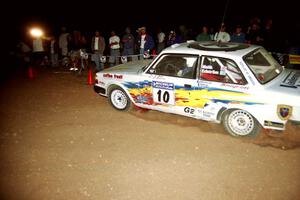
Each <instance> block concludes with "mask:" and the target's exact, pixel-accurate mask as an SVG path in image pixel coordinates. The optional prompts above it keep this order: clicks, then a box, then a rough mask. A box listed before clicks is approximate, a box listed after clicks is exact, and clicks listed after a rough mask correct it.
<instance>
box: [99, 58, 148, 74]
mask: <svg viewBox="0 0 300 200" xmlns="http://www.w3.org/2000/svg"><path fill="white" fill-rule="evenodd" d="M151 61H152V59H147V60H138V61H132V62H128V63H124V64H121V65H117V66H114V67H110V68H107V69H104V70H102V71H101V73H113V74H136V73H138V72H139V71H140V70H141V69H142V68H143V67H144V66H146V65H148V64H149V63H150V62H151Z"/></svg>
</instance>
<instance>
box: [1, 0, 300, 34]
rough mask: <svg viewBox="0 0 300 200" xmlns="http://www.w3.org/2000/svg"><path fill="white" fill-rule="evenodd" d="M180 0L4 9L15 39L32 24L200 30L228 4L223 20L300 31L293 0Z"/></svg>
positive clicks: (54, 29) (50, 28) (51, 30)
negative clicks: (256, 20)
mask: <svg viewBox="0 0 300 200" xmlns="http://www.w3.org/2000/svg"><path fill="white" fill-rule="evenodd" d="M179 2H180V3H178V2H175V1H172V2H164V1H162V0H160V1H158V0H152V1H145V0H144V1H114V0H109V1H100V0H99V1H97V2H92V1H87V0H82V1H81V2H75V1H74V0H73V1H72V2H66V1H62V0H61V1H57V0H55V1H49V0H46V1H30V0H28V1H12V2H8V5H6V8H7V9H6V10H7V11H9V12H7V13H2V14H1V15H2V18H3V19H4V25H5V27H7V28H8V30H10V31H8V32H6V33H5V34H6V35H5V37H9V38H12V40H14V39H16V40H18V39H19V38H20V37H23V36H25V33H26V31H27V30H28V28H29V27H31V26H33V25H38V26H41V27H43V28H44V29H45V30H46V33H47V34H49V35H50V34H56V35H57V34H58V31H59V27H61V26H66V27H68V28H70V29H75V28H76V29H79V30H82V31H85V32H87V33H92V32H93V31H94V30H96V29H99V30H101V31H102V32H104V33H105V34H106V33H109V32H110V30H116V31H117V33H118V32H119V34H123V30H124V28H125V27H126V26H131V27H132V28H133V29H136V28H138V27H140V26H147V27H148V30H149V31H150V32H151V31H153V32H155V31H156V30H155V29H156V28H157V27H158V26H161V27H162V28H163V29H165V30H170V29H174V28H176V27H178V25H180V24H185V25H186V26H188V27H191V28H193V29H194V30H195V31H197V32H198V31H199V30H200V27H201V26H202V25H204V24H208V25H214V26H218V25H219V24H220V23H221V21H222V18H223V15H224V12H225V10H226V9H225V8H226V5H227V10H226V12H225V20H224V21H225V24H227V25H229V26H234V25H236V24H242V25H247V24H248V22H249V19H250V18H251V17H254V16H258V17H260V18H261V19H262V20H263V19H265V18H272V19H273V21H274V22H273V24H274V27H276V30H277V32H278V34H284V35H286V34H291V33H293V34H294V31H298V32H299V27H300V25H299V24H300V23H299V21H300V20H299V19H300V17H299V16H300V14H299V13H298V12H299V11H298V10H297V7H298V6H296V3H295V1H291V0H285V1H282V2H281V3H278V2H275V1H274V2H273V3H271V2H270V0H268V1H267V0H252V1H243V0H218V1H211V0H205V1H203V0H202V1H188V0H185V1H180V0H179ZM2 7H3V8H4V7H5V6H2ZM105 34H104V35H105Z"/></svg>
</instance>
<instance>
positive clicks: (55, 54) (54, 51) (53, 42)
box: [50, 36, 59, 67]
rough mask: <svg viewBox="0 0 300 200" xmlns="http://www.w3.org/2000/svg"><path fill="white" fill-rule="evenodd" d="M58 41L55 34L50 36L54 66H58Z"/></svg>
mask: <svg viewBox="0 0 300 200" xmlns="http://www.w3.org/2000/svg"><path fill="white" fill-rule="evenodd" d="M58 51H59V48H58V43H57V41H56V39H55V37H54V36H52V37H50V63H51V66H52V67H57V66H58Z"/></svg>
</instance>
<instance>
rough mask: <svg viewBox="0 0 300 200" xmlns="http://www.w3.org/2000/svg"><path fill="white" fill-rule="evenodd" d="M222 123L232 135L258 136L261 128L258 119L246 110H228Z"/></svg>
mask: <svg viewBox="0 0 300 200" xmlns="http://www.w3.org/2000/svg"><path fill="white" fill-rule="evenodd" d="M222 123H223V125H224V127H225V129H226V131H227V132H228V133H229V134H230V135H232V136H256V135H257V134H258V133H259V131H260V129H261V126H260V124H259V123H258V122H257V120H256V119H255V118H254V117H253V116H252V115H251V114H250V113H249V112H247V111H245V110H228V111H226V112H225V113H224V115H223V119H222Z"/></svg>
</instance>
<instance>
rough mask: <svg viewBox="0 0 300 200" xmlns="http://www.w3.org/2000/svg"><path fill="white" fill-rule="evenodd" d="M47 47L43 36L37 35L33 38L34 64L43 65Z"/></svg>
mask: <svg viewBox="0 0 300 200" xmlns="http://www.w3.org/2000/svg"><path fill="white" fill-rule="evenodd" d="M44 57H45V48H44V43H43V39H42V37H35V38H34V39H33V40H32V64H33V66H39V65H43V64H44V63H43V61H44Z"/></svg>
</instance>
